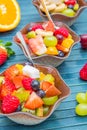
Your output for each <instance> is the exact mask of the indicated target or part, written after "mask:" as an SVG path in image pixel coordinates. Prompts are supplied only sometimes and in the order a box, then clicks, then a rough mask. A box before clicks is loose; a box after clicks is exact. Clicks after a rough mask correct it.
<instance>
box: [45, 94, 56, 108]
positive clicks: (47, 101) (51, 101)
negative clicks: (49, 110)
mask: <svg viewBox="0 0 87 130" xmlns="http://www.w3.org/2000/svg"><path fill="white" fill-rule="evenodd" d="M57 100H58V96H53V97H44V98H43V102H44V104H45V105H48V106H49V105H54V103H56V101H57Z"/></svg>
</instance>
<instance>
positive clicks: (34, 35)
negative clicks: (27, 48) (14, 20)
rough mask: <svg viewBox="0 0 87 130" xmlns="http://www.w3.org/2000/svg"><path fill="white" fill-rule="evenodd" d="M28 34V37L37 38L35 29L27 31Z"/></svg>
mask: <svg viewBox="0 0 87 130" xmlns="http://www.w3.org/2000/svg"><path fill="white" fill-rule="evenodd" d="M26 36H27V38H35V37H36V34H35V32H34V31H30V32H28V33H27V35H26Z"/></svg>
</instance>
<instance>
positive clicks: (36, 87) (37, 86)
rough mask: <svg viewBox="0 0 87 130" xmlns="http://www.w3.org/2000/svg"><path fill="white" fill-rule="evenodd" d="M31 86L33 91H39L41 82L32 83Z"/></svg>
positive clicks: (34, 81)
mask: <svg viewBox="0 0 87 130" xmlns="http://www.w3.org/2000/svg"><path fill="white" fill-rule="evenodd" d="M31 86H32V88H33V90H35V91H37V90H39V88H40V82H39V81H38V80H33V81H32V82H31Z"/></svg>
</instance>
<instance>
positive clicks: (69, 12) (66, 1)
mask: <svg viewBox="0 0 87 130" xmlns="http://www.w3.org/2000/svg"><path fill="white" fill-rule="evenodd" d="M45 3H46V7H47V9H48V11H49V13H50V14H54V13H61V14H64V15H65V16H69V17H73V16H75V14H76V12H77V11H78V9H79V4H78V2H77V0H58V1H55V0H45ZM40 9H41V11H42V12H44V13H45V9H44V8H43V6H42V4H41V3H40Z"/></svg>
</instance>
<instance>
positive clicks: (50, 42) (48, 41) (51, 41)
mask: <svg viewBox="0 0 87 130" xmlns="http://www.w3.org/2000/svg"><path fill="white" fill-rule="evenodd" d="M44 44H45V45H46V46H47V47H50V46H51V47H54V46H56V45H57V38H56V37H55V36H46V37H44Z"/></svg>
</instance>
